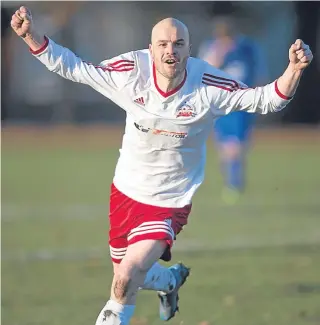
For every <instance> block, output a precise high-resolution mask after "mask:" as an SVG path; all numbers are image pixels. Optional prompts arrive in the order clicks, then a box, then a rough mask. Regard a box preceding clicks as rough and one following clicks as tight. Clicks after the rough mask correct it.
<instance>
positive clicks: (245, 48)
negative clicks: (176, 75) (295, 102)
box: [199, 14, 267, 203]
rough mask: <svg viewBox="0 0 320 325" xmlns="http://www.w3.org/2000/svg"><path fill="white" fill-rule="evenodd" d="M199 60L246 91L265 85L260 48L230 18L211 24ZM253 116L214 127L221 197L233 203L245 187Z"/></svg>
mask: <svg viewBox="0 0 320 325" xmlns="http://www.w3.org/2000/svg"><path fill="white" fill-rule="evenodd" d="M199 57H200V58H202V59H203V60H205V61H207V62H208V63H210V64H211V65H213V66H214V67H216V68H218V69H221V70H223V71H225V72H226V73H228V74H229V75H230V76H232V77H233V78H235V79H237V80H241V81H242V82H243V83H245V84H246V85H247V86H249V87H256V86H261V85H263V84H265V83H266V82H267V67H266V62H265V59H264V57H263V52H262V49H261V48H260V46H259V45H258V44H257V43H256V42H255V41H254V40H252V39H251V38H249V37H247V36H245V35H242V34H240V33H239V32H238V28H237V26H236V21H235V19H234V18H233V16H232V15H231V14H226V15H220V16H217V17H215V18H214V20H213V38H212V39H211V40H208V41H205V42H204V43H203V44H202V45H201V46H200V51H199ZM254 121H255V114H249V113H247V112H244V111H241V112H233V113H231V114H228V115H225V116H221V117H220V118H218V119H217V120H216V121H215V123H214V137H215V140H216V143H217V147H218V151H219V158H220V164H221V172H222V175H223V180H224V184H225V187H224V188H223V192H222V197H223V199H224V201H225V202H226V203H234V202H235V201H236V200H237V199H238V197H239V194H240V192H241V191H242V190H243V189H244V186H245V161H246V153H247V149H248V144H249V140H250V135H251V133H252V128H253V125H254Z"/></svg>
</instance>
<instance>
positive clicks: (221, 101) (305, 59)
mask: <svg viewBox="0 0 320 325" xmlns="http://www.w3.org/2000/svg"><path fill="white" fill-rule="evenodd" d="M312 59H313V55H312V52H311V50H310V48H309V46H308V45H306V44H304V43H303V41H302V40H296V42H295V43H294V44H293V45H292V46H291V47H290V50H289V61H290V62H289V65H288V67H287V69H286V70H285V72H284V73H283V74H282V76H281V77H279V78H278V79H277V80H275V81H274V82H272V83H270V84H268V85H266V86H263V87H256V88H254V89H252V88H248V87H246V86H245V85H243V84H241V82H237V81H235V80H232V79H231V78H229V77H227V76H223V75H222V73H220V75H219V76H217V75H210V74H209V77H207V78H206V80H208V78H209V79H210V81H209V82H208V81H206V82H207V83H206V82H203V83H204V84H206V85H207V87H206V88H205V91H206V95H207V98H208V101H209V105H210V106H211V109H212V112H213V114H214V115H225V114H228V113H230V112H232V111H236V110H242V111H247V112H250V113H260V114H267V113H268V112H276V111H280V110H281V109H283V108H284V107H285V106H286V105H287V104H288V103H289V101H290V100H291V99H292V96H293V95H294V93H295V91H296V89H297V87H298V85H299V81H300V78H301V76H302V74H303V71H304V69H305V68H306V67H307V66H309V64H310V63H311V61H312ZM207 75H208V74H207ZM222 85H223V86H222Z"/></svg>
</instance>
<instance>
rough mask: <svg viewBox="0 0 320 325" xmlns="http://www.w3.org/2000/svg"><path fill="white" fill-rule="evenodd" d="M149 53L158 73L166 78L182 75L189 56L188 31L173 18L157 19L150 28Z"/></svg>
mask: <svg viewBox="0 0 320 325" xmlns="http://www.w3.org/2000/svg"><path fill="white" fill-rule="evenodd" d="M149 49H150V53H151V56H152V59H153V62H154V64H155V68H156V70H157V71H158V73H159V74H160V75H162V76H164V77H165V78H166V79H175V78H177V77H178V79H179V78H180V77H181V76H184V71H185V67H186V64H187V60H188V58H189V56H190V41H189V31H188V28H187V26H186V25H185V24H183V23H182V22H181V21H179V20H177V19H174V18H166V19H163V20H161V21H159V22H158V23H157V24H156V25H155V26H154V27H153V29H152V35H151V44H150V45H149Z"/></svg>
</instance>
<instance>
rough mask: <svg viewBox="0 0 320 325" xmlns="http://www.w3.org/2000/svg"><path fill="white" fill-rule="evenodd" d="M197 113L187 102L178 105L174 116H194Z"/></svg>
mask: <svg viewBox="0 0 320 325" xmlns="http://www.w3.org/2000/svg"><path fill="white" fill-rule="evenodd" d="M196 115H197V114H196V113H195V111H194V108H193V107H192V106H190V105H188V104H187V103H184V105H183V106H182V107H179V108H178V109H177V111H176V117H177V118H178V117H195V116H196Z"/></svg>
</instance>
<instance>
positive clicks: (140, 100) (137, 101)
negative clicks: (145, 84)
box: [134, 97, 144, 106]
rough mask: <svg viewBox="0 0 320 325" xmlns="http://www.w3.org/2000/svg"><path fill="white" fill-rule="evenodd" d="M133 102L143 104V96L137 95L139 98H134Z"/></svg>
mask: <svg viewBox="0 0 320 325" xmlns="http://www.w3.org/2000/svg"><path fill="white" fill-rule="evenodd" d="M134 102H135V103H137V104H140V105H142V106H144V99H143V97H139V98H137V99H135V100H134Z"/></svg>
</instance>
